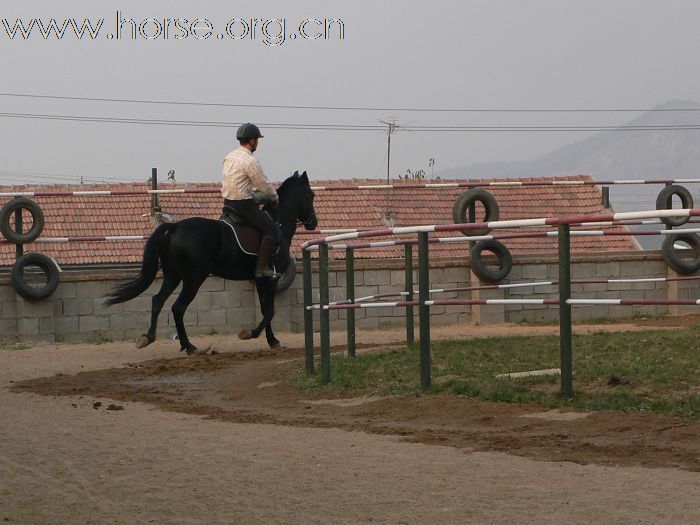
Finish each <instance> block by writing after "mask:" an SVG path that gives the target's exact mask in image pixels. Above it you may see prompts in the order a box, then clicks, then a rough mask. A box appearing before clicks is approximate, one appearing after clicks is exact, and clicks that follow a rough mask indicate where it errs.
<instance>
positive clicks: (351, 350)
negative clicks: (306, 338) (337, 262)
mask: <svg viewBox="0 0 700 525" xmlns="http://www.w3.org/2000/svg"><path fill="white" fill-rule="evenodd" d="M345 289H346V290H345V291H346V293H347V299H348V300H349V301H350V303H351V304H355V251H354V250H353V249H352V248H347V249H346V250H345ZM346 312H347V314H348V318H347V332H348V355H349V356H350V357H355V310H354V309H352V308H350V309H349V310H346Z"/></svg>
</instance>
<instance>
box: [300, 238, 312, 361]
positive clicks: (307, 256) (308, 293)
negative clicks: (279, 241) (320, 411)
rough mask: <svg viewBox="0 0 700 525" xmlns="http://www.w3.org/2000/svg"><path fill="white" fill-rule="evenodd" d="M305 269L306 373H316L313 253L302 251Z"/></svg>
mask: <svg viewBox="0 0 700 525" xmlns="http://www.w3.org/2000/svg"><path fill="white" fill-rule="evenodd" d="M302 255H303V268H304V275H303V277H304V349H305V350H306V373H307V374H313V373H314V312H313V310H309V306H311V304H312V303H313V293H312V286H311V252H310V251H309V250H302Z"/></svg>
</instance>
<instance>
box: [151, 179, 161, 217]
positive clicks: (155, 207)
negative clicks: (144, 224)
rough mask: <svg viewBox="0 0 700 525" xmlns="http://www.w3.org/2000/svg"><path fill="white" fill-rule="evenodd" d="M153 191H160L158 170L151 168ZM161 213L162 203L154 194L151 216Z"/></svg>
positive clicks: (152, 196)
mask: <svg viewBox="0 0 700 525" xmlns="http://www.w3.org/2000/svg"><path fill="white" fill-rule="evenodd" d="M151 189H152V190H154V191H158V168H151ZM159 211H160V202H159V201H158V194H157V193H153V194H152V195H151V214H155V213H156V212H159Z"/></svg>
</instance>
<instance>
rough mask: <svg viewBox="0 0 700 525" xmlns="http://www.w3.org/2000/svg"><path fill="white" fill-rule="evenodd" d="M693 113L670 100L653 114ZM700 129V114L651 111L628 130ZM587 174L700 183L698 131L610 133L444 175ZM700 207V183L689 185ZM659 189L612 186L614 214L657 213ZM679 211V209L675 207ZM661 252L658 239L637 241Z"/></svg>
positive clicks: (688, 104)
mask: <svg viewBox="0 0 700 525" xmlns="http://www.w3.org/2000/svg"><path fill="white" fill-rule="evenodd" d="M678 108H693V109H698V110H700V104H698V103H696V102H692V101H684V100H671V101H668V102H665V103H664V104H661V105H659V106H657V107H656V108H654V109H678ZM669 125H695V126H698V125H700V111H697V112H695V111H690V112H674V111H661V112H659V111H648V112H646V113H644V114H643V115H641V116H640V117H639V118H637V119H635V120H632V121H630V122H628V123H627V124H625V126H669ZM575 174H589V175H592V176H593V178H594V179H597V180H630V179H690V178H700V130H683V131H677V130H659V131H656V130H654V131H609V132H601V133H597V134H596V135H593V136H591V137H588V138H586V139H583V140H580V141H577V142H574V143H572V144H569V145H568V146H564V147H562V148H560V149H558V150H555V151H553V152H551V153H548V154H546V155H543V156H541V157H539V158H536V159H533V160H530V161H519V162H492V163H484V164H474V165H471V166H464V167H459V168H452V169H448V170H442V171H441V172H440V173H439V174H438V175H440V177H442V178H444V179H460V178H470V179H481V178H488V179H491V178H497V179H498V178H506V177H554V176H557V175H575ZM686 187H687V188H688V189H689V190H690V191H691V194H692V195H693V198H694V201H695V207H700V184H687V185H686ZM660 190H661V187H660V186H657V185H630V186H627V185H624V186H611V189H610V196H611V202H612V206H613V208H614V210H615V211H638V210H645V209H654V208H655V203H656V195H657V194H658V192H659V191H660ZM676 206H677V205H676ZM638 240H639V241H640V242H641V243H642V245H643V246H644V247H645V248H658V247H659V245H660V240H659V239H658V238H656V237H641V238H639V237H638Z"/></svg>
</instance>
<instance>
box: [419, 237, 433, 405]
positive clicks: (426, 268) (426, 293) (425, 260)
mask: <svg viewBox="0 0 700 525" xmlns="http://www.w3.org/2000/svg"><path fill="white" fill-rule="evenodd" d="M429 257H430V253H429V251H428V233H427V232H420V233H418V302H419V303H420V304H419V307H418V312H419V317H420V385H421V389H422V390H423V392H429V391H430V387H431V378H430V306H428V305H427V304H426V301H428V300H429V299H430V260H429Z"/></svg>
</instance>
